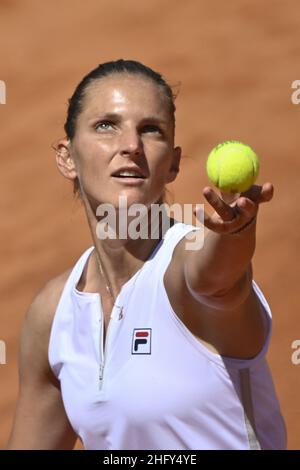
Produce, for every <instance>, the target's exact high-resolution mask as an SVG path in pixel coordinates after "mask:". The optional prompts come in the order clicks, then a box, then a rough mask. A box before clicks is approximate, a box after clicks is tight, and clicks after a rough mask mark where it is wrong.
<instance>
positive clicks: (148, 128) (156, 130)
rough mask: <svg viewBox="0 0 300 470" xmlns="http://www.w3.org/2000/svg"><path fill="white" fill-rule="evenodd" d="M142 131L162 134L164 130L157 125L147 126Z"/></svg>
mask: <svg viewBox="0 0 300 470" xmlns="http://www.w3.org/2000/svg"><path fill="white" fill-rule="evenodd" d="M142 131H143V132H150V133H158V134H162V130H161V129H160V128H159V127H158V126H156V125H155V124H147V125H146V126H143V128H142Z"/></svg>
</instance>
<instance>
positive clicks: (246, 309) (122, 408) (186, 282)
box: [8, 60, 286, 450]
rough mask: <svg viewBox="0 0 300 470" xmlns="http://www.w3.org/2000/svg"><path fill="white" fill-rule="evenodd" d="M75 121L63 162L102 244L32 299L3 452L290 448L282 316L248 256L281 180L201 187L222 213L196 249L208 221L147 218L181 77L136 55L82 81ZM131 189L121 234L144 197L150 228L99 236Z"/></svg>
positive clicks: (170, 165)
mask: <svg viewBox="0 0 300 470" xmlns="http://www.w3.org/2000/svg"><path fill="white" fill-rule="evenodd" d="M200 114H201V112H200V111H199V115H200ZM199 115H198V116H196V117H195V116H193V115H191V116H190V119H191V120H192V119H197V120H199ZM65 131H66V137H65V138H64V139H62V140H60V141H59V142H58V145H57V153H56V161H57V165H58V168H59V170H60V172H61V173H62V174H63V176H65V177H66V178H68V179H69V180H72V181H73V182H74V188H75V191H76V192H78V194H79V195H80V198H81V200H82V202H83V205H84V208H85V211H86V217H87V223H88V224H89V228H90V232H91V237H92V240H93V244H92V246H91V247H90V248H88V249H87V250H86V251H85V252H84V253H83V254H82V256H81V257H80V258H79V260H78V261H77V262H76V264H75V266H73V267H72V268H71V269H70V270H68V271H67V272H65V273H63V274H61V275H60V276H58V277H57V278H55V279H52V280H49V282H48V283H47V284H46V285H45V286H44V287H43V288H42V289H41V290H40V291H39V292H38V293H37V295H36V297H35V298H34V300H33V302H32V304H31V305H30V307H29V310H28V313H27V315H26V319H25V323H24V328H23V333H22V339H21V353H20V394H19V400H18V405H17V410H16V415H15V421H14V425H13V429H12V432H11V436H10V439H9V444H8V448H9V449H72V448H73V446H74V443H75V441H76V439H77V437H79V438H80V439H81V441H82V443H83V445H84V447H85V449H104V450H108V449H114V450H117V449H177V450H181V449H188V450H190V449H192V450H195V449H284V448H285V446H286V435H285V426H284V422H283V419H282V416H281V412H280V407H279V404H278V400H277V397H276V393H275V390H274V386H273V383H272V378H271V374H270V371H269V369H268V366H267V363H266V359H265V355H266V351H267V348H268V344H269V341H270V334H271V312H270V308H269V306H268V303H267V301H266V299H265V298H264V296H263V294H262V292H261V290H260V289H259V287H258V286H257V284H256V283H255V281H254V280H253V278H252V265H251V260H252V257H253V254H254V251H255V231H256V224H257V213H258V209H259V205H260V204H261V203H264V202H269V201H270V200H271V199H272V196H273V186H272V184H271V183H265V184H263V185H262V186H257V185H254V186H252V187H251V188H250V189H249V190H248V191H247V192H246V193H242V194H235V195H234V197H233V199H232V200H230V201H229V200H228V199H227V198H225V197H224V196H223V195H222V194H217V193H216V191H214V190H213V189H212V188H210V187H205V188H204V189H203V195H204V197H205V199H206V201H207V203H208V204H210V206H211V207H212V208H213V209H214V213H213V215H211V216H209V215H208V214H207V213H205V216H204V222H205V227H206V237H205V241H204V245H203V247H202V248H201V249H200V248H199V249H197V250H188V249H187V241H188V240H189V241H190V239H191V237H196V235H197V233H198V231H199V230H200V229H199V227H198V226H195V225H190V224H186V223H185V222H183V221H178V220H175V219H174V218H171V217H169V222H170V223H169V226H168V227H167V228H165V224H163V223H162V222H161V217H160V216H159V220H158V219H153V218H152V217H150V214H151V208H152V206H153V205H154V204H158V205H162V203H163V202H164V201H165V198H164V195H165V189H166V185H167V184H168V183H170V182H172V181H174V180H175V178H176V176H177V174H178V172H179V167H180V158H181V148H180V147H178V146H175V144H174V132H175V105H174V97H173V95H172V90H171V88H170V86H169V85H168V84H167V83H166V81H165V80H164V79H163V77H162V76H161V75H160V74H159V73H157V72H155V71H153V70H152V69H150V68H149V67H146V66H145V65H143V64H141V63H139V62H136V61H130V60H117V61H114V62H107V63H104V64H101V65H99V66H98V67H97V68H96V69H94V70H93V71H91V72H90V73H89V74H88V75H87V76H85V77H84V78H83V80H82V81H81V82H80V83H79V85H78V86H77V88H76V90H75V92H74V94H73V96H72V97H71V99H70V100H69V107H68V113H67V119H66V123H65ZM120 197H122V198H123V199H124V198H125V199H126V202H127V206H128V208H129V209H128V211H127V215H128V218H127V226H126V227H125V228H126V229H129V228H130V227H129V226H130V224H131V223H132V221H133V217H132V213H131V212H130V208H132V207H133V205H134V204H141V205H143V207H145V208H146V212H145V215H144V218H143V219H142V221H143V222H145V220H146V221H147V230H148V233H147V235H148V236H143V237H136V236H133V235H130V236H125V237H121V236H115V237H114V236H109V237H106V238H105V237H101V236H100V232H101V229H103V227H104V226H106V227H107V226H109V225H110V224H109V223H108V225H107V223H106V225H105V223H104V221H105V216H107V214H104V212H105V211H103V208H104V209H107V210H108V207H113V208H114V209H115V213H116V221H117V227H118V229H120V226H121V225H122V224H123V225H124V222H122V223H121V215H124V210H123V209H122V207H121V205H120ZM102 222H103V224H102V225H101V223H102ZM142 225H143V224H142ZM144 225H145V224H144ZM154 226H155V229H156V230H157V232H156V233H157V235H158V236H156V237H153V236H149V234H150V232H151V230H150V229H152V228H153V227H154ZM123 229H124V227H123ZM127 232H129V230H127ZM127 232H126V233H127ZM101 233H102V232H101ZM110 233H112V232H110ZM119 233H120V231H118V234H119ZM57 243H59V240H57Z"/></svg>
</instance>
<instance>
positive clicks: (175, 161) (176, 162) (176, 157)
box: [167, 147, 181, 183]
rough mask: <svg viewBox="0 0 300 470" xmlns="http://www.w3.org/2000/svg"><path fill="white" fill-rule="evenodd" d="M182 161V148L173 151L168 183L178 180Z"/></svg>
mask: <svg viewBox="0 0 300 470" xmlns="http://www.w3.org/2000/svg"><path fill="white" fill-rule="evenodd" d="M180 159H181V147H175V148H174V150H173V158H172V162H171V166H170V169H169V174H168V176H167V183H172V181H174V180H175V179H176V177H177V174H178V173H179V166H180Z"/></svg>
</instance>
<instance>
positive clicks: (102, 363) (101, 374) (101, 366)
mask: <svg viewBox="0 0 300 470" xmlns="http://www.w3.org/2000/svg"><path fill="white" fill-rule="evenodd" d="M99 300H100V301H99V304H101V299H99ZM100 307H101V311H102V317H103V318H102V319H101V318H100V321H101V328H100V357H101V358H102V360H101V361H100V364H99V391H101V390H102V388H103V378H104V369H105V362H106V355H107V351H106V349H107V343H108V341H107V340H108V335H109V331H110V327H111V322H112V320H113V310H114V307H113V310H112V312H111V315H110V319H109V323H108V328H107V332H106V338H105V345H103V335H104V313H103V308H102V304H101V305H100Z"/></svg>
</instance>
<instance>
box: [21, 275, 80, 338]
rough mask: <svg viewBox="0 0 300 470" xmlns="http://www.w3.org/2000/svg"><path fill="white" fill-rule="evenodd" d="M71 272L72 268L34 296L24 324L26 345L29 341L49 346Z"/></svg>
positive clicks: (23, 336) (48, 282) (50, 281)
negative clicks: (56, 314)
mask: <svg viewBox="0 0 300 470" xmlns="http://www.w3.org/2000/svg"><path fill="white" fill-rule="evenodd" d="M71 271H72V268H71V269H69V270H67V271H65V272H64V273H62V274H60V275H59V276H56V277H55V278H52V279H50V280H49V281H47V282H46V284H44V286H43V287H41V288H40V290H39V291H38V292H37V293H36V295H35V296H34V298H33V300H32V302H31V304H30V305H29V308H28V310H27V312H26V316H25V319H24V323H23V334H22V339H23V340H24V339H25V342H26V343H27V341H28V340H29V341H28V343H32V341H36V344H39V345H40V346H41V347H43V345H45V346H46V345H48V342H49V337H50V332H51V326H52V322H53V319H54V315H55V312H56V308H57V306H58V303H59V300H60V297H61V294H62V291H63V289H64V286H65V284H66V282H67V279H68V277H69V275H70V273H71ZM29 338H30V339H29Z"/></svg>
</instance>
